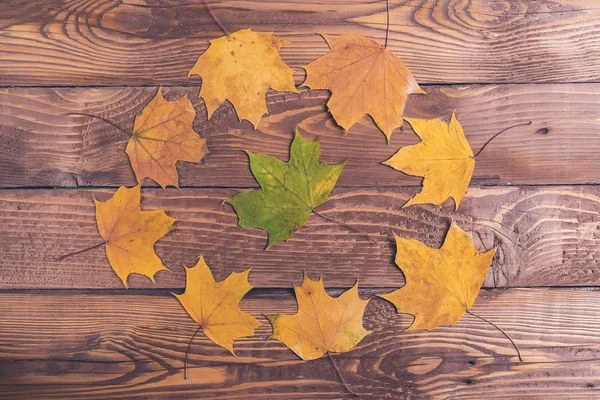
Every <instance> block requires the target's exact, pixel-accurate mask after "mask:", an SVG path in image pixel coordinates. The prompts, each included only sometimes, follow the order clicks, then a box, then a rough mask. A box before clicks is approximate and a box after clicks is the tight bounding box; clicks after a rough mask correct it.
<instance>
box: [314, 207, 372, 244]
mask: <svg viewBox="0 0 600 400" xmlns="http://www.w3.org/2000/svg"><path fill="white" fill-rule="evenodd" d="M312 212H314V213H315V214H317V215H318V216H319V217H321V218H323V219H326V220H327V221H329V222H333V223H334V224H337V225H339V226H342V227H344V228H346V229H348V230H349V231H351V232H355V233H359V234H361V235H363V236H365V237H366V238H367V239H369V240H370V241H371V242H373V243H375V244H377V242H376V241H375V239H373V238H372V237H371V236H370V235H369V234H368V233H367V232H365V231H361V230H360V229H358V228H355V227H353V226H350V225H348V224H345V223H343V222H340V221H338V220H336V219H333V218H331V217H328V216H326V215H325V214H322V213H320V212H319V211H317V210H315V209H314V208H313V209H312Z"/></svg>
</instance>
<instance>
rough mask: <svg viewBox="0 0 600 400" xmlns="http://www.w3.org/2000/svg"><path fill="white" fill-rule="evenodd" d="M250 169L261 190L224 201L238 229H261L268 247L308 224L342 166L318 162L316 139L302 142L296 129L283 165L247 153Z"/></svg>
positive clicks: (264, 157)
mask: <svg viewBox="0 0 600 400" xmlns="http://www.w3.org/2000/svg"><path fill="white" fill-rule="evenodd" d="M247 153H248V156H249V157H250V169H251V170H252V173H253V174H254V177H255V178H256V180H257V181H258V183H259V184H260V187H261V190H254V191H252V192H242V193H239V194H237V195H236V196H234V197H232V198H231V199H229V200H227V202H228V203H230V204H231V205H233V207H234V208H235V211H236V212H237V214H238V217H239V225H240V226H241V227H254V228H262V229H264V230H266V231H267V232H268V233H269V244H268V247H267V248H270V247H271V246H273V245H274V244H276V243H278V242H280V241H282V240H287V239H288V238H289V237H290V236H291V235H292V233H293V232H294V231H295V230H296V229H297V228H299V227H302V226H303V225H304V224H306V222H307V221H308V218H309V217H310V214H311V213H312V212H313V211H314V209H315V207H317V206H318V205H320V204H323V203H324V202H325V201H327V197H328V196H329V193H331V191H332V190H333V187H334V186H335V183H336V182H337V180H338V178H339V176H340V174H341V172H342V169H343V168H344V165H346V162H345V161H344V162H343V163H341V164H337V165H327V164H324V163H322V162H320V161H319V156H320V153H321V147H320V145H319V142H318V140H317V141H314V142H309V141H307V140H304V139H303V138H302V136H300V134H299V133H298V130H296V136H295V137H294V140H293V141H292V145H291V147H290V159H289V161H288V162H287V163H285V162H283V161H280V160H278V159H277V158H275V157H272V156H268V155H265V154H257V153H252V152H249V151H248V152H247Z"/></svg>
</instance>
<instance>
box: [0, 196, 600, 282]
mask: <svg viewBox="0 0 600 400" xmlns="http://www.w3.org/2000/svg"><path fill="white" fill-rule="evenodd" d="M113 192H114V190H112V189H111V190H94V191H92V190H83V189H79V190H23V189H22V190H2V191H0V226H2V229H1V230H0V254H1V255H2V257H1V258H0V288H12V289H19V288H122V287H123V285H122V283H121V281H120V280H119V279H118V278H117V276H116V274H114V272H113V271H112V269H111V267H110V265H109V264H108V260H107V258H106V256H105V250H104V248H102V247H100V248H96V249H93V250H90V251H88V252H84V253H81V254H77V255H74V256H72V257H68V258H66V259H64V260H61V261H56V260H57V259H58V258H59V257H61V256H63V255H65V254H68V253H71V252H75V251H78V250H81V249H85V248H87V247H90V246H93V245H96V244H98V243H99V242H101V241H102V240H101V238H100V236H99V235H98V232H97V228H96V223H95V219H94V205H93V202H92V197H96V198H98V199H99V200H105V199H107V198H109V197H110V195H111V194H112V193H113ZM238 192H239V190H235V189H182V190H181V191H177V190H175V189H171V190H167V191H163V190H162V189H144V190H143V191H142V209H146V210H149V209H155V208H163V209H165V210H166V212H167V213H168V214H169V215H171V216H173V217H176V218H178V221H177V222H176V224H175V225H174V228H175V230H174V231H172V232H171V233H169V234H168V235H167V236H166V237H165V238H164V239H162V240H160V241H159V242H158V243H157V245H156V249H157V252H158V254H159V256H160V257H161V258H162V259H163V261H164V263H165V265H167V266H168V267H170V268H171V270H172V273H169V272H160V273H159V274H158V275H157V276H156V285H152V283H151V282H150V280H149V279H147V278H146V277H142V276H137V275H133V276H132V277H130V279H129V283H130V287H133V288H136V287H161V288H181V287H183V286H184V276H183V269H182V265H187V266H191V265H194V263H195V260H196V258H197V257H198V255H200V254H204V256H205V258H206V260H207V262H208V264H209V265H210V266H211V268H212V269H213V270H214V272H215V275H216V276H217V278H219V279H223V278H225V277H226V276H227V275H228V274H229V273H230V272H232V271H242V270H244V269H246V268H248V267H252V273H251V274H250V282H251V283H252V284H253V285H255V286H256V287H262V288H268V287H290V285H291V284H292V283H298V282H300V280H301V279H302V272H303V271H306V272H308V273H309V274H310V275H311V276H319V275H322V276H323V277H324V279H325V280H326V281H328V282H330V283H329V286H334V287H350V286H352V285H353V284H354V282H355V281H356V279H358V278H360V283H361V286H364V287H382V286H383V287H390V286H391V287H395V286H397V287H400V286H401V285H403V283H404V279H403V276H402V273H401V272H400V270H399V269H398V268H397V267H396V266H395V265H394V263H393V258H394V254H395V249H394V245H393V234H394V233H395V234H397V235H399V236H402V237H405V238H414V239H419V240H421V241H423V242H424V243H426V244H428V245H430V246H440V245H441V243H442V241H443V237H444V235H445V231H446V229H447V228H448V224H449V221H450V220H451V219H452V220H454V221H455V222H456V223H457V224H458V225H459V226H461V227H462V228H463V229H465V230H467V231H470V232H473V236H474V243H475V244H476V246H477V247H478V248H479V249H480V250H481V251H483V250H485V249H490V248H492V247H494V246H497V247H498V254H497V256H496V258H495V261H494V263H493V265H492V268H491V270H490V273H489V276H488V279H487V281H486V286H488V287H493V286H498V287H502V286H513V287H514V286H557V285H577V286H581V285H588V286H596V285H599V284H600V275H599V274H598V273H597V270H598V260H599V259H600V235H599V234H598V231H599V229H600V187H598V186H589V185H588V186H557V187H522V188H516V187H515V188H512V187H504V188H503V187H499V188H480V189H473V190H471V191H470V192H469V194H468V195H467V197H466V198H465V199H464V200H463V203H462V204H461V206H460V208H459V210H458V212H456V213H455V212H454V210H453V204H452V203H451V202H448V203H447V204H446V205H445V206H444V207H435V206H423V207H418V206H411V207H408V208H406V209H403V208H402V205H403V204H404V203H405V202H406V200H407V199H408V197H409V196H410V195H412V194H414V193H415V189H414V188H413V189H409V190H403V189H401V188H400V189H397V188H370V189H367V188H365V189H338V190H334V192H333V194H332V196H331V197H330V200H329V201H328V202H326V203H325V204H323V205H322V206H321V207H319V209H318V210H320V211H321V212H322V213H323V214H324V215H326V216H327V217H330V218H334V219H336V220H339V221H340V222H343V223H345V224H348V225H350V226H352V227H355V228H358V229H360V230H362V231H364V232H365V233H368V235H369V237H370V238H372V239H373V240H375V243H373V242H372V241H371V240H369V238H368V237H367V236H365V235H363V234H360V233H356V232H352V231H349V230H348V229H346V228H344V227H342V226H339V225H336V224H334V223H332V222H330V221H327V220H325V219H323V218H321V217H319V216H318V215H312V216H311V217H310V220H309V222H308V224H307V225H306V226H304V227H302V228H300V229H299V230H298V231H297V232H296V233H295V234H294V235H293V236H292V238H291V239H290V240H289V241H287V242H282V243H279V244H277V245H276V246H274V247H273V248H271V249H270V250H268V251H265V247H266V244H267V233H266V232H265V231H263V230H258V229H242V228H239V227H238V226H237V216H236V214H235V212H234V211H233V209H232V208H231V206H230V205H228V204H223V200H224V199H227V198H228V197H230V196H232V195H234V194H235V193H238Z"/></svg>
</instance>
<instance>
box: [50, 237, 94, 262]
mask: <svg viewBox="0 0 600 400" xmlns="http://www.w3.org/2000/svg"><path fill="white" fill-rule="evenodd" d="M103 244H105V242H101V243H98V244H95V245H93V246H90V247H87V248H85V249H83V250H77V251H74V252H72V253H69V254H65V255H63V256H60V257H58V258H57V259H56V260H55V261H56V262H60V261H62V260H64V259H65V258H67V257H71V256H74V255H75V254H80V253H84V252H86V251H89V250H93V249H95V248H98V247H100V246H102V245H103Z"/></svg>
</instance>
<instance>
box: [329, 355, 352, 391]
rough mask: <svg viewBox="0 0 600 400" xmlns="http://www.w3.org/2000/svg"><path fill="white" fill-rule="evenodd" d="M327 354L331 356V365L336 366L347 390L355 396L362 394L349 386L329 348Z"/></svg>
mask: <svg viewBox="0 0 600 400" xmlns="http://www.w3.org/2000/svg"><path fill="white" fill-rule="evenodd" d="M326 353H327V355H328V356H329V359H330V360H331V365H333V368H335V370H336V372H337V374H338V376H339V378H340V381H341V382H342V384H343V385H344V387H345V388H346V390H347V391H348V392H350V393H352V394H353V395H355V396H360V395H359V394H358V393H356V392H355V391H354V390H352V389H350V386H348V384H347V383H346V381H345V380H344V375H342V371H340V369H339V367H338V366H337V364H336V363H335V361H334V360H333V356H332V355H331V353H330V352H329V350H327V351H326Z"/></svg>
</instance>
